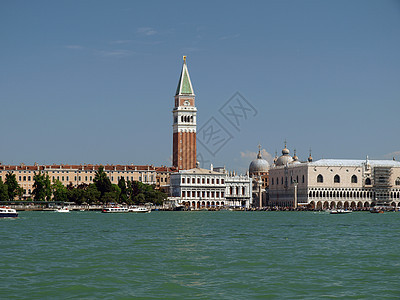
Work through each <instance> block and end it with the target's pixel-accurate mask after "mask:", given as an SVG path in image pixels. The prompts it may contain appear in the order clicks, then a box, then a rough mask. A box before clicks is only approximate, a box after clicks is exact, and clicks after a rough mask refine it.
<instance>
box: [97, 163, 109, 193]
mask: <svg viewBox="0 0 400 300" xmlns="http://www.w3.org/2000/svg"><path fill="white" fill-rule="evenodd" d="M93 182H94V184H95V185H96V188H97V190H98V191H99V192H100V193H101V197H103V196H104V194H105V193H108V192H112V185H111V181H110V179H109V178H108V176H107V174H106V172H105V171H104V167H103V166H100V167H99V169H98V170H97V171H96V174H95V176H94V180H93Z"/></svg>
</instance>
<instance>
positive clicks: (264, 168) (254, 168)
mask: <svg viewBox="0 0 400 300" xmlns="http://www.w3.org/2000/svg"><path fill="white" fill-rule="evenodd" d="M268 170H269V163H268V162H267V161H266V160H265V159H263V158H262V156H261V146H259V150H258V155H257V158H256V159H255V160H253V161H252V162H251V163H250V166H249V173H250V174H254V173H264V172H268Z"/></svg>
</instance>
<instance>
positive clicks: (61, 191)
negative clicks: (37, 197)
mask: <svg viewBox="0 0 400 300" xmlns="http://www.w3.org/2000/svg"><path fill="white" fill-rule="evenodd" d="M51 190H52V192H53V200H54V201H59V202H66V201H68V190H67V188H66V187H65V186H64V185H63V184H62V183H61V181H60V180H56V181H55V182H54V183H53V184H52V186H51Z"/></svg>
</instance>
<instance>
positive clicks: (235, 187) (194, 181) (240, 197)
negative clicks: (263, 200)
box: [170, 167, 252, 209]
mask: <svg viewBox="0 0 400 300" xmlns="http://www.w3.org/2000/svg"><path fill="white" fill-rule="evenodd" d="M170 182H171V192H170V194H171V198H173V199H175V200H176V201H177V204H179V205H185V206H187V207H190V208H192V209H205V208H206V209H218V208H223V207H234V208H239V207H240V208H249V207H250V205H251V199H252V198H251V178H250V177H249V176H248V175H236V174H233V173H228V172H226V170H225V169H224V168H217V169H216V170H213V168H212V167H211V170H207V169H203V168H199V167H196V168H194V169H190V170H181V171H179V172H177V173H174V174H171V178H170Z"/></svg>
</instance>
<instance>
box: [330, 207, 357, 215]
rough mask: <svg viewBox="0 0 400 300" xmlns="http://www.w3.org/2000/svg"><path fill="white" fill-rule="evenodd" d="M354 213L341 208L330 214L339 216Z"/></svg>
mask: <svg viewBox="0 0 400 300" xmlns="http://www.w3.org/2000/svg"><path fill="white" fill-rule="evenodd" d="M352 212H353V211H352V210H348V209H342V208H339V209H334V210H331V212H330V213H331V214H332V215H337V214H349V213H352Z"/></svg>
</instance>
